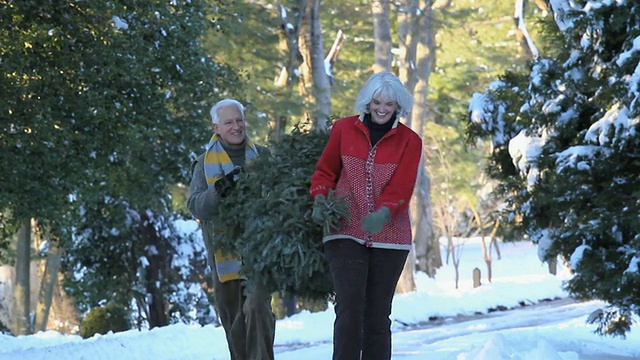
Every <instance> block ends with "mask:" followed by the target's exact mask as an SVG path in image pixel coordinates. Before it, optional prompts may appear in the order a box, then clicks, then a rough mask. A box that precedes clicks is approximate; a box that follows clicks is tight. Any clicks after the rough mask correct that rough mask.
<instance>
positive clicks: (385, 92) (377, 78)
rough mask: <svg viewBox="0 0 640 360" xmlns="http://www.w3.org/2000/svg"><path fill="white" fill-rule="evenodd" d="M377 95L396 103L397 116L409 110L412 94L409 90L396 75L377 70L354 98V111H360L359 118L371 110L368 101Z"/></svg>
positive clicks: (401, 115) (411, 104)
mask: <svg viewBox="0 0 640 360" xmlns="http://www.w3.org/2000/svg"><path fill="white" fill-rule="evenodd" d="M378 95H382V96H384V97H386V98H389V99H393V100H395V101H396V103H398V110H397V114H396V116H397V117H398V118H401V117H403V116H406V115H407V114H409V113H410V112H411V108H412V106H413V96H412V95H411V93H410V92H409V90H407V88H406V87H405V86H404V85H403V84H402V82H401V81H400V79H398V77H397V76H395V75H393V74H392V73H390V72H379V73H377V74H374V75H373V76H371V77H370V78H369V80H367V83H366V84H364V86H363V87H362V89H361V90H360V93H359V94H358V97H357V98H356V105H355V111H356V112H358V113H360V119H364V115H365V114H369V113H370V112H371V110H369V103H370V102H371V101H372V100H373V98H375V97H377V96H378Z"/></svg>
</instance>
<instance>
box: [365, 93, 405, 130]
mask: <svg viewBox="0 0 640 360" xmlns="http://www.w3.org/2000/svg"><path fill="white" fill-rule="evenodd" d="M397 109H398V104H397V103H396V101H395V100H393V99H389V98H387V97H386V96H384V95H378V96H376V97H374V98H373V100H371V102H370V103H369V110H370V111H371V121H373V122H374V123H376V124H385V123H386V122H387V121H389V120H391V116H393V113H395V112H396V110H397Z"/></svg>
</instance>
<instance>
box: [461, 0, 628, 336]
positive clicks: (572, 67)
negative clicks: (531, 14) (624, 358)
mask: <svg viewBox="0 0 640 360" xmlns="http://www.w3.org/2000/svg"><path fill="white" fill-rule="evenodd" d="M551 5H552V8H553V12H554V13H553V16H554V19H555V21H549V19H548V18H547V26H546V41H547V44H546V49H545V50H544V51H543V54H546V56H545V57H543V58H540V59H538V60H536V61H534V62H533V63H532V64H531V68H530V72H529V73H526V74H511V73H507V74H505V75H504V76H503V77H502V78H501V79H500V80H499V81H497V82H495V83H493V84H492V85H491V86H490V87H489V89H487V91H486V92H485V93H484V94H475V95H474V97H473V99H472V102H471V106H470V119H471V123H470V126H469V135H470V136H471V138H479V137H480V138H481V137H491V138H492V143H493V151H492V153H491V157H490V165H489V172H490V173H491V175H493V176H494V177H495V178H497V179H499V180H500V181H501V184H502V190H503V194H504V195H505V196H507V198H508V200H509V205H510V207H509V209H508V210H507V213H506V214H505V218H506V219H507V220H511V222H512V223H514V224H515V225H518V226H519V227H520V229H522V231H523V232H524V233H526V234H527V235H528V236H530V237H531V239H532V240H533V241H534V242H536V243H537V244H538V246H539V253H540V257H541V260H544V261H550V260H553V259H555V258H556V257H557V256H561V257H562V258H563V259H564V260H565V261H566V262H567V263H568V265H569V266H570V267H571V270H572V271H573V274H574V276H573V278H572V279H571V280H569V281H567V282H566V284H565V286H566V289H567V290H568V291H569V292H570V293H571V294H572V295H574V296H575V297H577V298H578V299H601V300H604V301H606V302H608V303H609V304H610V307H608V308H606V309H604V310H603V311H598V312H596V313H594V314H592V316H591V317H590V321H591V322H592V323H596V324H597V330H596V331H597V332H598V333H600V334H609V335H622V336H623V335H624V334H625V333H626V332H627V331H629V330H630V328H631V326H632V325H633V323H634V321H635V320H634V318H635V319H637V316H638V315H640V295H639V294H640V293H639V292H638V290H637V289H638V288H639V287H640V272H639V271H638V265H639V264H640V219H639V218H638V214H639V213H640V192H639V191H638V190H637V186H636V183H637V176H638V173H639V172H640V161H638V152H639V150H640V136H639V134H638V130H639V129H638V123H639V120H640V105H639V103H638V100H639V99H640V91H639V89H638V83H639V82H638V77H639V70H638V69H640V67H639V66H640V46H639V44H640V43H639V41H640V5H639V4H638V3H637V2H635V1H617V2H612V1H607V2H586V1H575V2H574V1H566V0H563V1H561V0H558V1H552V2H551Z"/></svg>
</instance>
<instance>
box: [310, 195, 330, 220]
mask: <svg viewBox="0 0 640 360" xmlns="http://www.w3.org/2000/svg"><path fill="white" fill-rule="evenodd" d="M327 207H328V204H327V197H326V196H324V195H322V194H319V195H316V198H315V200H313V211H312V212H311V220H313V222H314V223H316V224H318V225H323V224H324V222H325V216H324V214H323V211H324V210H325V209H326V208H327Z"/></svg>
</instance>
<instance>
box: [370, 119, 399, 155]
mask: <svg viewBox="0 0 640 360" xmlns="http://www.w3.org/2000/svg"><path fill="white" fill-rule="evenodd" d="M395 121H396V114H395V113H394V114H393V115H392V116H391V119H389V121H387V122H386V123H384V124H376V123H374V122H373V121H371V114H366V115H365V116H364V124H365V125H366V127H368V128H369V134H370V137H369V139H370V140H371V147H373V146H375V145H376V144H377V143H378V141H379V140H380V139H382V137H383V136H384V134H386V133H387V132H389V130H391V128H392V127H393V123H394V122H395Z"/></svg>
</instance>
